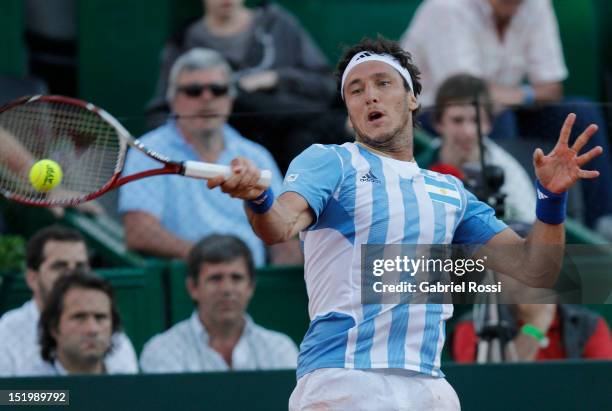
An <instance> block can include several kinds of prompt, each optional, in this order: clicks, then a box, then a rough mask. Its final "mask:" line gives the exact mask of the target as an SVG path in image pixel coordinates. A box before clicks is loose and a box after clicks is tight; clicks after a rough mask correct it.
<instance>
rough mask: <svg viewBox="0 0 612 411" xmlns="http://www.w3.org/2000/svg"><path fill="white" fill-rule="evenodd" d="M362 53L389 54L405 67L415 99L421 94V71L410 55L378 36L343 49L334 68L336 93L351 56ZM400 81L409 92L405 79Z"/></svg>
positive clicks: (393, 42) (396, 44) (395, 44)
mask: <svg viewBox="0 0 612 411" xmlns="http://www.w3.org/2000/svg"><path fill="white" fill-rule="evenodd" d="M362 51H371V52H373V53H376V54H389V55H391V56H393V57H395V58H396V59H397V61H399V63H400V65H401V66H402V67H405V68H406V69H407V70H408V72H409V73H410V77H412V85H413V86H414V90H411V91H412V92H413V94H414V95H415V97H416V96H418V95H419V94H420V93H421V89H422V86H421V82H420V81H419V80H420V76H421V71H420V70H419V68H418V67H417V66H416V65H414V63H413V62H412V55H411V54H410V53H408V52H407V51H405V50H404V49H402V47H401V46H400V45H399V43H398V42H396V41H393V40H389V39H387V38H385V37H383V36H381V35H380V34H379V35H378V36H377V37H376V39H372V38H369V37H364V38H363V39H361V41H360V42H359V43H357V44H355V45H354V46H352V47H349V48H345V50H344V53H343V56H342V57H341V58H340V61H339V62H338V65H337V66H336V82H337V86H338V91H340V87H341V86H342V75H343V74H344V70H346V67H347V66H348V64H349V63H350V61H351V59H352V58H353V56H354V55H355V54H357V53H360V52H362ZM402 80H403V81H404V88H405V89H406V90H410V86H409V85H408V82H407V81H406V79H404V78H403V77H402Z"/></svg>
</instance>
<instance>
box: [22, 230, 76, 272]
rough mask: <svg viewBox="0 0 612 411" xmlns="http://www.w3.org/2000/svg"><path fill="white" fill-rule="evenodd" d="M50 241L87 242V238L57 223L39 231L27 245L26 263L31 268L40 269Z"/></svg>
mask: <svg viewBox="0 0 612 411" xmlns="http://www.w3.org/2000/svg"><path fill="white" fill-rule="evenodd" d="M48 241H71V242H78V243H85V238H84V237H83V236H82V235H81V233H79V232H78V231H76V230H73V229H72V228H68V227H64V226H61V225H57V224H55V225H51V226H48V227H45V228H43V229H41V230H39V231H37V232H36V233H35V234H34V235H33V236H32V237H31V238H30V240H29V241H28V245H27V246H26V265H27V267H28V268H29V269H31V270H34V271H38V269H39V268H40V265H41V264H42V262H43V249H44V248H45V244H47V242H48Z"/></svg>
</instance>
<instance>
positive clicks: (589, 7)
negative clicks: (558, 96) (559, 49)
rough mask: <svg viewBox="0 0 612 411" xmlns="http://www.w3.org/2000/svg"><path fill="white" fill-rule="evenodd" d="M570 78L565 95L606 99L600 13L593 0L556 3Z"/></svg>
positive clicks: (555, 0) (566, 83)
mask: <svg viewBox="0 0 612 411" xmlns="http://www.w3.org/2000/svg"><path fill="white" fill-rule="evenodd" d="M553 4H554V7H555V13H556V14H557V19H558V21H559V32H560V34H561V41H562V42H563V54H564V55H565V64H566V65H567V68H568V70H569V77H568V79H567V80H566V81H565V94H566V95H578V96H587V97H590V98H592V99H593V100H595V101H600V99H601V98H602V92H601V84H602V82H601V74H602V73H601V68H600V66H601V56H600V46H599V29H598V20H597V9H596V7H595V3H594V1H593V0H581V1H567V0H554V2H553Z"/></svg>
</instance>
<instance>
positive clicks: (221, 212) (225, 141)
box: [119, 48, 301, 266]
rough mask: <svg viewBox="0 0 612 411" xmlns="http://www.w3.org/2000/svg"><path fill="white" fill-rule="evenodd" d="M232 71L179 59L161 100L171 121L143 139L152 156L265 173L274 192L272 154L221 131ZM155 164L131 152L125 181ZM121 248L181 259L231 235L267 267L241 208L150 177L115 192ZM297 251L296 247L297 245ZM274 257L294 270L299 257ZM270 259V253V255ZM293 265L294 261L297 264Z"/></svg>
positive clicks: (208, 54) (198, 187) (202, 54)
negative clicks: (243, 162) (252, 167)
mask: <svg viewBox="0 0 612 411" xmlns="http://www.w3.org/2000/svg"><path fill="white" fill-rule="evenodd" d="M231 74H232V71H231V68H230V66H229V65H228V63H227V62H226V61H225V59H224V58H223V57H222V56H221V54H219V53H218V52H216V51H214V50H210V49H202V48H195V49H192V50H190V51H188V52H187V53H185V54H183V55H182V56H181V57H179V58H178V59H177V60H176V61H175V63H174V65H173V66H172V69H171V71H170V78H169V81H168V89H167V95H166V97H167V99H168V102H169V103H170V105H171V107H172V111H173V114H174V119H171V120H169V121H168V122H167V123H166V124H164V125H163V126H161V127H158V128H157V129H155V130H153V131H151V132H150V133H148V134H146V135H145V136H143V137H142V140H143V142H144V143H145V144H146V145H147V147H150V148H151V149H153V150H156V151H158V152H160V153H164V155H166V156H168V157H170V158H173V159H175V160H197V161H205V162H209V163H218V164H229V162H230V161H231V159H232V158H234V157H237V156H243V157H246V158H249V159H251V160H252V161H253V162H254V163H255V164H256V165H257V167H259V168H262V169H270V170H272V174H273V177H274V180H275V182H274V183H273V186H272V189H273V190H275V191H278V190H280V180H281V177H280V172H279V171H278V167H277V166H276V163H275V162H274V160H273V159H272V156H271V155H270V153H269V152H268V151H267V150H266V149H264V148H263V147H261V146H260V145H258V144H256V143H253V142H252V141H249V140H247V139H246V138H244V137H242V136H241V135H240V134H239V133H238V132H237V131H236V130H234V129H233V128H232V127H230V126H229V125H227V124H226V121H227V118H228V115H229V113H231V111H232V104H233V99H234V96H235V95H236V88H235V85H234V84H233V82H232V80H231ZM154 163H155V162H154V161H152V160H151V159H149V158H147V157H146V156H144V155H143V154H142V153H139V152H138V150H132V151H130V152H129V153H128V157H127V160H126V167H125V170H124V171H125V174H126V175H129V174H132V173H134V172H137V171H141V170H144V169H147V168H151V167H153V166H155V167H156V165H154ZM119 211H120V212H121V213H122V214H123V221H124V224H125V234H126V241H127V245H128V247H129V248H130V249H133V250H137V251H141V252H144V253H147V254H151V255H155V256H159V257H167V258H184V257H186V256H187V254H188V252H189V250H190V249H191V246H192V245H193V243H194V242H195V241H197V240H198V239H200V238H202V237H203V236H206V235H209V234H212V233H222V234H233V235H236V236H238V237H239V238H241V239H242V240H243V241H245V242H246V243H247V245H248V246H249V248H250V249H251V251H252V253H253V255H254V259H255V264H256V265H258V266H261V265H263V264H264V263H265V248H264V244H263V243H262V241H261V240H260V239H259V238H258V237H257V236H256V235H255V234H254V233H253V231H252V230H251V227H250V226H249V224H248V221H247V219H246V217H245V215H244V212H243V211H242V202H241V201H240V200H238V199H232V198H228V197H227V196H225V195H223V194H222V193H219V192H215V191H210V190H207V189H206V188H205V187H204V186H203V185H202V184H200V183H199V182H198V181H196V180H192V179H187V178H183V177H178V176H172V177H169V176H163V177H153V178H149V179H145V180H140V181H138V182H134V183H132V184H130V185H128V186H124V187H122V188H121V191H120V196H119ZM295 243H297V241H295ZM295 249H296V251H297V252H295V253H287V252H282V251H283V247H281V249H280V250H279V249H277V250H272V261H273V262H275V263H279V262H297V261H299V259H300V258H301V257H300V253H299V250H298V249H297V247H295ZM275 251H276V252H275ZM296 255H297V256H298V259H297V260H296V259H295V256H296Z"/></svg>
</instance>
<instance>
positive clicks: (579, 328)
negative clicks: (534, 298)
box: [452, 304, 612, 363]
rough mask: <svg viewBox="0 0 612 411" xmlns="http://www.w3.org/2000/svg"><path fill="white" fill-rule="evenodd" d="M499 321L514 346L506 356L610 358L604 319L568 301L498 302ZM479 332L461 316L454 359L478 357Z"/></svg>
mask: <svg viewBox="0 0 612 411" xmlns="http://www.w3.org/2000/svg"><path fill="white" fill-rule="evenodd" d="M499 313H500V321H501V322H502V323H506V324H508V327H509V335H510V336H511V338H512V339H511V342H512V343H513V345H514V349H513V350H511V351H510V350H509V349H508V347H509V344H508V345H507V346H506V347H507V348H506V353H507V355H506V358H509V359H513V358H514V356H516V357H517V358H516V360H517V361H540V360H559V359H566V358H567V359H577V358H599V359H608V360H610V359H612V339H611V337H610V329H609V328H608V324H606V321H605V320H604V319H603V318H602V317H601V316H599V315H597V314H595V313H594V312H592V311H590V310H588V309H586V308H584V307H581V306H579V305H571V304H516V305H499ZM478 340H479V338H478V336H477V335H476V331H475V327H474V323H473V321H472V319H471V315H470V316H464V317H463V319H462V320H460V321H459V323H458V324H457V326H456V327H455V331H454V333H453V337H452V356H453V359H454V360H455V361H458V362H463V363H469V362H474V361H475V360H476V357H477V346H478Z"/></svg>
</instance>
